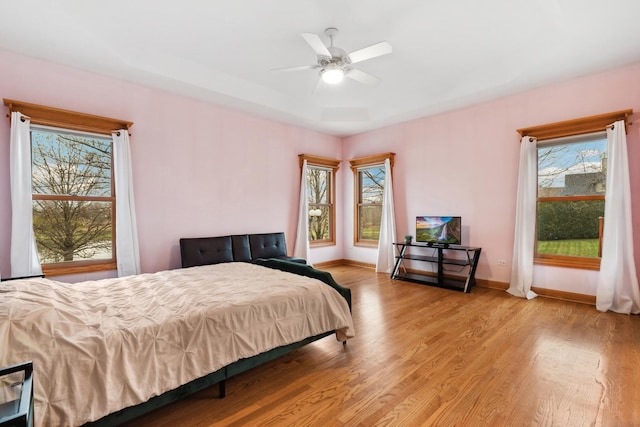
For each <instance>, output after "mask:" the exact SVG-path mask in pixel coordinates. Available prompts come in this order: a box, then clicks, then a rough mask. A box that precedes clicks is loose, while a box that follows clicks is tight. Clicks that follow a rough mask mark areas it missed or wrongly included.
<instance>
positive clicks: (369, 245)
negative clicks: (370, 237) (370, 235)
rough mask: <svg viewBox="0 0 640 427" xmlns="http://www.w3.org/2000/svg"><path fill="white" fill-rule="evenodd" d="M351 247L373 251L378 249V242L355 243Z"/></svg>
mask: <svg viewBox="0 0 640 427" xmlns="http://www.w3.org/2000/svg"><path fill="white" fill-rule="evenodd" d="M353 246H361V247H364V248H374V249H377V248H378V242H376V241H369V242H366V241H360V242H355V243H354V244H353Z"/></svg>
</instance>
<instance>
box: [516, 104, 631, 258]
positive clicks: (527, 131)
mask: <svg viewBox="0 0 640 427" xmlns="http://www.w3.org/2000/svg"><path fill="white" fill-rule="evenodd" d="M632 113H633V110H620V111H615V112H612V113H605V114H599V115H595V116H588V117H582V118H579V119H573V120H566V121H562V122H555V123H550V124H546V125H539V126H533V127H529V128H522V129H518V130H517V131H518V133H519V134H520V136H521V137H527V136H528V137H529V138H533V139H535V140H536V141H537V142H536V146H537V145H538V142H541V141H547V140H550V139H559V138H566V137H570V136H577V135H587V134H592V133H596V132H603V131H606V129H607V127H608V126H610V125H611V124H612V123H614V122H616V121H618V120H624V122H625V128H626V126H627V125H628V120H627V119H628V117H629V116H630V115H631V114H632ZM625 131H626V129H625ZM536 148H537V147H536ZM587 197H590V198H591V199H594V198H597V199H604V196H584V197H583V196H580V197H579V198H580V199H586V198H587ZM572 198H573V197H563V198H562V199H563V200H565V201H568V200H570V199H572ZM555 199H557V198H555V197H537V196H536V202H540V201H554V200H555ZM537 217H538V215H537V203H536V225H535V226H536V236H537V227H538V223H537ZM534 245H535V246H534V259H533V263H534V264H536V265H548V266H554V267H569V268H579V269H586V270H600V261H601V258H590V257H577V256H567V255H549V254H539V253H538V245H537V238H536V239H535V242H534Z"/></svg>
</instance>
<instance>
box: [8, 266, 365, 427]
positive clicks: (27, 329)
mask: <svg viewBox="0 0 640 427" xmlns="http://www.w3.org/2000/svg"><path fill="white" fill-rule="evenodd" d="M331 330H337V331H338V334H337V335H338V336H337V338H338V339H339V340H343V339H346V338H349V337H352V336H353V333H354V331H353V322H352V319H351V315H350V313H349V307H348V305H347V303H346V301H345V300H344V298H342V297H341V296H340V294H338V293H337V292H336V291H335V290H334V289H333V288H331V287H330V286H328V285H326V284H324V283H322V282H320V281H318V280H315V279H310V278H307V277H303V276H298V275H294V274H290V273H285V272H282V271H278V270H272V269H269V268H266V267H261V266H257V265H252V264H246V263H226V264H218V265H212V266H203V267H192V268H187V269H179V270H169V271H163V272H159V273H154V274H142V275H138V276H130V277H126V278H120V279H106V280H99V281H91V282H83V283H76V284H68V283H62V282H56V281H52V280H48V279H29V280H17V281H7V282H1V283H0V366H7V365H12V364H15V363H20V362H23V361H27V360H33V362H34V383H35V417H36V425H37V426H45V425H51V426H64V425H79V424H83V423H85V422H87V421H93V420H96V419H99V418H101V417H103V416H104V415H107V414H109V413H111V412H114V411H116V410H119V409H122V408H124V407H127V406H131V405H136V404H138V403H141V402H144V401H146V400H148V399H149V398H150V397H152V396H156V395H159V394H161V393H163V392H165V391H167V390H171V389H173V388H176V387H178V386H180V385H181V384H184V383H186V382H188V381H190V380H193V379H195V378H199V377H201V376H203V375H206V374H208V373H210V372H214V371H216V370H218V369H220V368H221V367H223V366H225V365H228V364H229V363H231V362H234V361H236V360H238V359H241V358H244V357H249V356H254V355H256V354H258V353H261V352H264V351H266V350H269V349H272V348H274V347H277V346H280V345H285V344H290V343H293V342H296V341H299V340H301V339H304V338H306V337H309V336H313V335H316V334H319V333H322V332H327V331H331Z"/></svg>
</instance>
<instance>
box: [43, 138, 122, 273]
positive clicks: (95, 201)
mask: <svg viewBox="0 0 640 427" xmlns="http://www.w3.org/2000/svg"><path fill="white" fill-rule="evenodd" d="M112 163H113V162H112V139H111V138H110V137H107V136H101V135H89V134H85V133H78V132H70V131H65V130H61V129H54V128H41V127H38V126H32V127H31V180H32V193H33V194H32V200H33V231H34V235H35V238H36V244H37V249H38V257H39V259H40V263H41V264H42V265H43V266H47V265H51V266H55V265H62V264H67V263H72V262H75V263H77V262H79V261H89V262H91V261H97V260H102V261H105V260H106V261H109V262H113V263H115V253H114V248H115V233H114V219H115V195H114V183H113V173H112V167H113V164H112Z"/></svg>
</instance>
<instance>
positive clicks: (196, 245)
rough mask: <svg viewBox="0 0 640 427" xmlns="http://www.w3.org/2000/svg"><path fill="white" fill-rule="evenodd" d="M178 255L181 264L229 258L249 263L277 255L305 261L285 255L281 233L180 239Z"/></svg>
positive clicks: (201, 263)
mask: <svg viewBox="0 0 640 427" xmlns="http://www.w3.org/2000/svg"><path fill="white" fill-rule="evenodd" d="M180 258H181V260H182V267H194V266H197V265H209V264H219V263H221V262H232V261H245V262H252V261H255V260H256V259H258V258H278V259H285V260H289V261H294V262H298V263H301V264H305V263H306V260H304V259H302V258H295V257H290V256H288V255H287V243H286V240H285V238H284V233H283V232H278V233H259V234H234V235H231V236H220V237H193V238H183V239H180Z"/></svg>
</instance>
